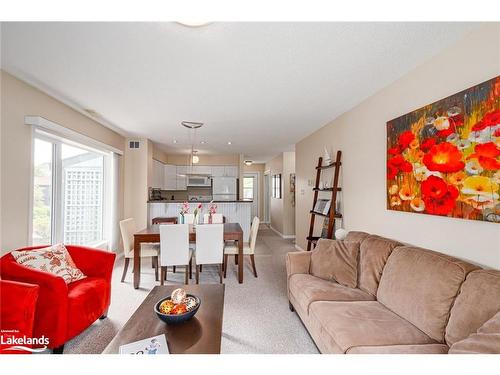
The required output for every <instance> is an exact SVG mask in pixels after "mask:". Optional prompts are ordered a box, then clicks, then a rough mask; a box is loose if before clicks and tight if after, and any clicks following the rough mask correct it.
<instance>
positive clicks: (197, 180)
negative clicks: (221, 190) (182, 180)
mask: <svg viewBox="0 0 500 375" xmlns="http://www.w3.org/2000/svg"><path fill="white" fill-rule="evenodd" d="M187 186H188V187H210V186H212V179H211V178H210V177H208V176H195V175H191V176H188V178H187Z"/></svg>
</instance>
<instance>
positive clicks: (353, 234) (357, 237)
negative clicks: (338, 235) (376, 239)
mask: <svg viewBox="0 0 500 375" xmlns="http://www.w3.org/2000/svg"><path fill="white" fill-rule="evenodd" d="M369 235H370V233H366V232H357V231H350V232H349V233H347V236H346V237H345V240H346V241H351V242H363V240H364V239H365V238H366V237H368V236H369Z"/></svg>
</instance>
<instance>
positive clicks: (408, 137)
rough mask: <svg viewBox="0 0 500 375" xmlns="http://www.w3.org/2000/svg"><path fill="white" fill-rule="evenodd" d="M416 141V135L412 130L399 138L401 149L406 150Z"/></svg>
mask: <svg viewBox="0 0 500 375" xmlns="http://www.w3.org/2000/svg"><path fill="white" fill-rule="evenodd" d="M414 139H415V134H413V133H412V132H411V131H410V130H407V131H405V132H403V133H401V135H400V136H399V146H401V149H402V150H404V149H405V148H407V147H408V146H409V145H410V143H411V141H413V140H414Z"/></svg>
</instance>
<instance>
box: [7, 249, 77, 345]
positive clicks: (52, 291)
mask: <svg viewBox="0 0 500 375" xmlns="http://www.w3.org/2000/svg"><path fill="white" fill-rule="evenodd" d="M0 274H1V275H2V279H7V280H13V281H19V282H24V283H29V284H35V285H38V286H39V294H38V302H37V305H36V312H35V322H34V327H33V336H35V337H40V336H42V335H45V336H46V337H48V338H49V340H50V341H49V347H50V348H53V347H58V346H60V345H62V344H64V340H65V335H66V329H67V319H68V286H67V285H66V282H65V281H64V279H63V278H62V277H59V276H56V275H53V274H51V273H48V272H43V271H39V270H36V269H33V268H29V267H26V266H22V265H20V264H18V263H17V262H16V261H15V260H14V258H13V257H12V254H6V255H4V256H3V257H2V259H0Z"/></svg>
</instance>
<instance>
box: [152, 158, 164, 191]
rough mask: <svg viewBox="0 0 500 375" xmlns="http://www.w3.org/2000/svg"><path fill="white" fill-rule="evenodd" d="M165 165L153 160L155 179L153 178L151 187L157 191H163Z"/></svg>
mask: <svg viewBox="0 0 500 375" xmlns="http://www.w3.org/2000/svg"><path fill="white" fill-rule="evenodd" d="M163 166H164V164H163V163H162V162H160V161H158V160H153V177H152V178H151V186H150V187H152V188H155V189H163V180H164V175H165V174H164V173H165V172H164V170H163Z"/></svg>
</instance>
